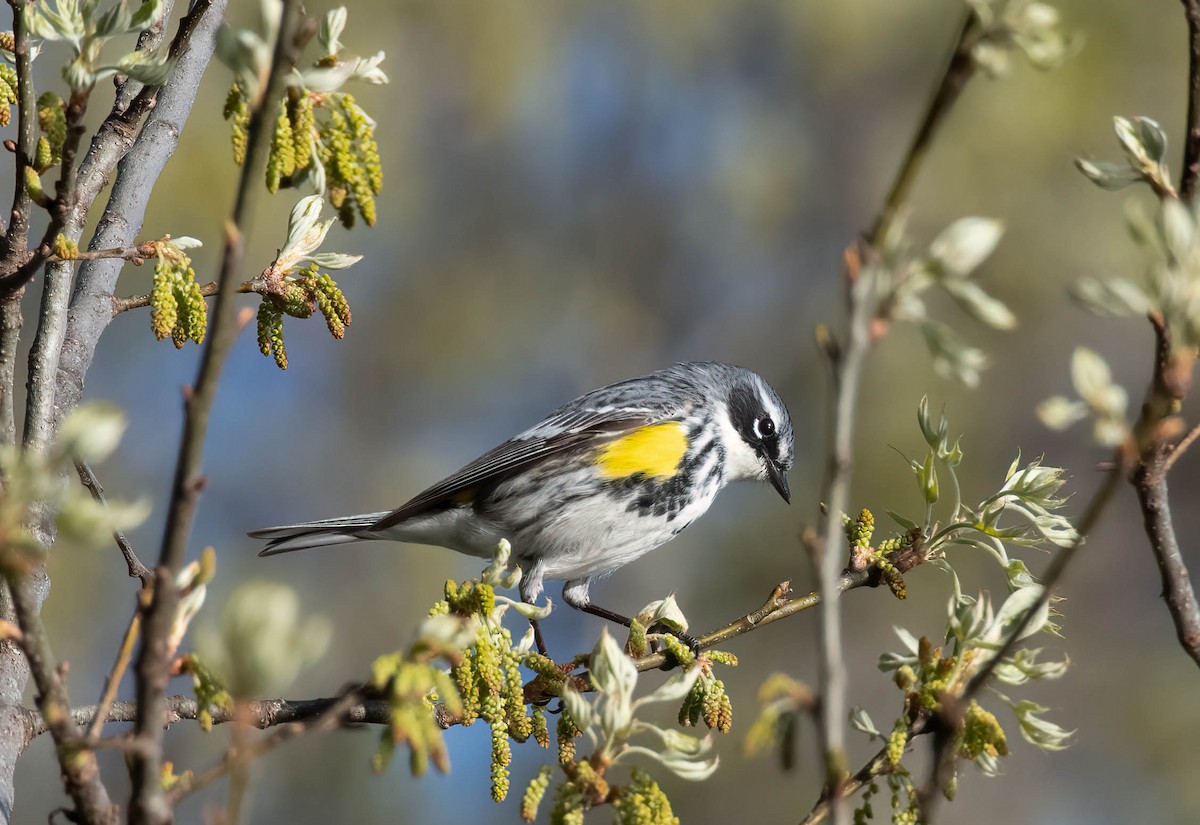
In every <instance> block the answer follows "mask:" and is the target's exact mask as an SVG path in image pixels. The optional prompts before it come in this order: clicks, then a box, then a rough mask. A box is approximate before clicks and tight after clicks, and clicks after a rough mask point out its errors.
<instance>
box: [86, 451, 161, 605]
mask: <svg viewBox="0 0 1200 825" xmlns="http://www.w3.org/2000/svg"><path fill="white" fill-rule="evenodd" d="M75 471H76V472H77V473H79V480H80V482H82V483H83V486H84V487H86V488H87V489H88V491H89V492H91V494H92V498H94V499H96V501H98V502H100V503H101V504H102V505H104V506H106V507H107V506H108V502H107V501H105V500H104V488H103V487H101V486H100V479H98V478H96V474H95V473H94V472H93V471H92V468H91V467H89V466H88V464H87V462H85V461H76V462H75ZM113 539H114V540H115V541H116V543H117V547H118V548H120V550H121V555H123V556H124V557H125V564H126V566H128V567H129V576H130V578H134V579H140V580H141V582H142V586H143V587H145V586H147V585H149V584H150V583H151V582H152V581H154V574H153V573H151V572H150V568H148V567H147V566H146V565H144V564H142V560H141V559H139V558H138V556H137V553H135V552H134V550H133V545H132V544H130V543H129V539H127V538H125V534H124V533H122V532H121V531H120V530H115V531H113Z"/></svg>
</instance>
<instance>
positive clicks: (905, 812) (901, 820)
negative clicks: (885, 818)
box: [887, 769, 920, 825]
mask: <svg viewBox="0 0 1200 825" xmlns="http://www.w3.org/2000/svg"><path fill="white" fill-rule="evenodd" d="M887 782H888V787H889V788H890V789H891V791H892V825H917V822H919V821H920V808H919V807H918V804H917V789H916V788H915V787H914V786H913V782H912V777H911V776H909V774H908V772H907V771H904V770H903V769H901V770H900V771H898V772H896V773H891V774H888V778H887ZM901 794H903V795H904V798H903V799H902V798H901Z"/></svg>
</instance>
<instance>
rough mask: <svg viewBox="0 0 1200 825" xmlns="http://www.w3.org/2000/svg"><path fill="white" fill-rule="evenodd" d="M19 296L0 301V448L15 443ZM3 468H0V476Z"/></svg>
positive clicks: (22, 321)
mask: <svg viewBox="0 0 1200 825" xmlns="http://www.w3.org/2000/svg"><path fill="white" fill-rule="evenodd" d="M23 295H24V293H23V292H18V293H16V294H15V295H9V296H8V297H6V298H0V444H16V443H17V410H16V400H15V399H14V397H13V396H14V394H15V392H16V379H17V376H16V372H17V347H18V346H19V345H20V343H21V327H22V325H24V323H25V316H24V315H22V314H21V298H22V297H23ZM3 471H4V468H3V467H0V475H2V474H3Z"/></svg>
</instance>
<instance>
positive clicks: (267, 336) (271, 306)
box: [258, 296, 288, 370]
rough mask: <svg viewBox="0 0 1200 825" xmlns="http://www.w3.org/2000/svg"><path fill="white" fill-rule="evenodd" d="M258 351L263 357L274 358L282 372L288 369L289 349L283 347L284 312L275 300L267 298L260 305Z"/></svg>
mask: <svg viewBox="0 0 1200 825" xmlns="http://www.w3.org/2000/svg"><path fill="white" fill-rule="evenodd" d="M258 349H259V352H261V353H262V354H263V355H270V356H274V358H275V363H276V365H278V367H279V368H280V369H281V370H286V369H287V367H288V358H287V349H285V348H284V346H283V310H282V309H280V308H279V305H278V304H277V303H276V302H275V300H274V299H273V298H268V297H265V296H264V297H263V302H262V303H261V304H259V305H258Z"/></svg>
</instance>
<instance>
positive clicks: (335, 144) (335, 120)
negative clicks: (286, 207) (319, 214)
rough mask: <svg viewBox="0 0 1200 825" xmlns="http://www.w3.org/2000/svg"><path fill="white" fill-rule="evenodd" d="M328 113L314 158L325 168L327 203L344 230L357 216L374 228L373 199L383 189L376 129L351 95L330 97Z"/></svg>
mask: <svg viewBox="0 0 1200 825" xmlns="http://www.w3.org/2000/svg"><path fill="white" fill-rule="evenodd" d="M328 112H329V117H328V118H327V119H326V120H325V122H324V123H323V124H322V125H321V126H320V127H319V129H318V134H319V141H318V145H317V154H318V157H320V159H321V162H322V163H323V164H325V176H326V177H325V179H326V187H327V194H328V196H329V203H330V205H331V206H333V208H334V209H336V210H338V219H339V220H341V222H342V225H344V226H345V227H346V228H347V229H348V228H350V227H351V226H353V225H354V220H355V215H356V214H357V215H361V216H362V219H363V220H364V221H366V223H367V225H368V226H374V225H375V219H376V214H375V196H376V195H378V194H379V193H380V192H381V191H382V189H383V167H382V165H381V163H380V159H379V147H378V146H377V145H376V143H375V127H374V126H373V124H372V123H371V119H370V118H369V117H367V114H366V112H364V111H363V110H362V109H361V108H359V106H358V104H357V103H355V101H354V98H353V97H352V96H351V95H347V94H338V95H331V96H330V105H329V107H328Z"/></svg>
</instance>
